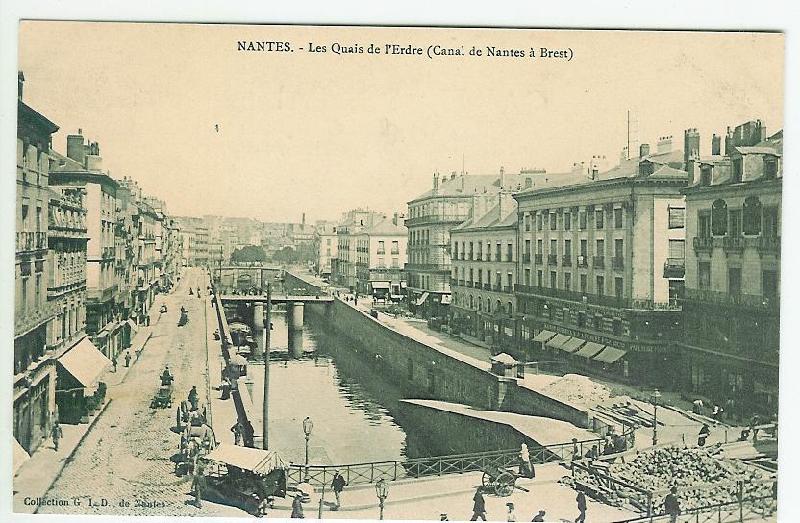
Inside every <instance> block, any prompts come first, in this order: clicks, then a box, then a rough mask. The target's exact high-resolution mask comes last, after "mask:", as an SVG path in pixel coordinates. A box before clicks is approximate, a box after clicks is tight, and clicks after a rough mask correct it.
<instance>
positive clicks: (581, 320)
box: [578, 312, 586, 327]
mask: <svg viewBox="0 0 800 523" xmlns="http://www.w3.org/2000/svg"><path fill="white" fill-rule="evenodd" d="M585 326H586V313H585V312H579V313H578V327H585Z"/></svg>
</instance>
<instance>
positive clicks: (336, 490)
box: [331, 470, 347, 510]
mask: <svg viewBox="0 0 800 523" xmlns="http://www.w3.org/2000/svg"><path fill="white" fill-rule="evenodd" d="M345 486H347V481H345V479H344V477H342V475H341V474H339V471H338V470H337V471H336V472H334V473H333V481H332V482H331V487H332V488H333V495H334V496H336V510H339V508H340V507H341V506H342V491H343V490H344V487H345Z"/></svg>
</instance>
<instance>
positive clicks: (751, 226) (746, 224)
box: [742, 196, 761, 235]
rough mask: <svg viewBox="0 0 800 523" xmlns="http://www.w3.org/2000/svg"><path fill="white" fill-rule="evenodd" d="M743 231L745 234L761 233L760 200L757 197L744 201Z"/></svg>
mask: <svg viewBox="0 0 800 523" xmlns="http://www.w3.org/2000/svg"><path fill="white" fill-rule="evenodd" d="M742 214H743V219H742V224H743V230H744V233H745V234H750V235H757V234H760V233H761V200H759V199H758V196H748V197H747V198H745V200H744V209H743V213H742Z"/></svg>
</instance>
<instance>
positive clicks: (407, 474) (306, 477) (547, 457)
mask: <svg viewBox="0 0 800 523" xmlns="http://www.w3.org/2000/svg"><path fill="white" fill-rule="evenodd" d="M601 441H602V439H601V438H597V439H592V440H585V441H580V442H577V443H575V444H573V443H571V442H570V443H559V444H556V445H547V446H539V447H533V448H531V449H530V451H529V452H530V457H531V462H532V463H534V464H542V463H549V462H555V461H566V460H569V459H571V458H572V455H573V451H574V448H575V446H577V448H578V452H580V453H581V455H583V451H584V449H588V448H591V447H592V446H593V445H600V443H601ZM517 465H519V449H511V450H496V451H488V452H475V453H470V454H454V455H450V456H435V457H430V458H412V459H407V460H404V461H396V460H395V461H388V460H387V461H373V462H366V463H351V464H347V465H307V466H306V465H302V464H297V463H292V464H290V465H289V468H288V471H287V481H288V482H289V484H297V483H302V482H303V481H305V482H307V483H310V484H312V485H328V484H330V482H331V481H332V480H333V474H334V472H336V471H339V473H340V474H341V475H342V476H344V479H345V481H347V483H348V484H349V485H356V484H370V483H374V482H376V481H378V480H380V479H384V480H388V481H395V480H398V479H403V478H422V477H430V476H443V475H445V474H463V473H466V472H475V471H480V470H486V469H488V468H491V467H497V468H508V467H513V466H517Z"/></svg>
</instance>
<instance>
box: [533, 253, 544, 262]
mask: <svg viewBox="0 0 800 523" xmlns="http://www.w3.org/2000/svg"><path fill="white" fill-rule="evenodd" d="M534 263H536V264H537V265H541V264H542V253H536V255H535V257H534Z"/></svg>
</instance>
